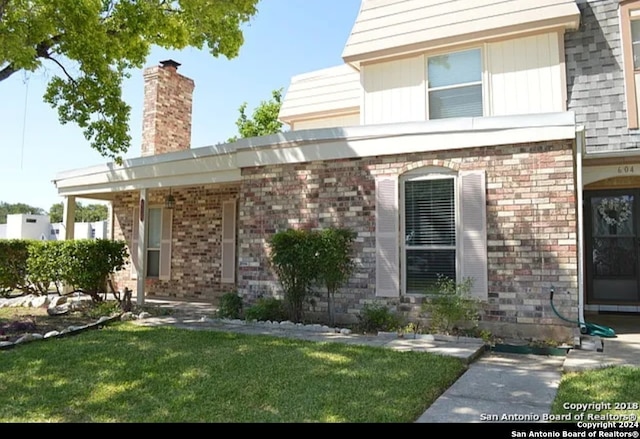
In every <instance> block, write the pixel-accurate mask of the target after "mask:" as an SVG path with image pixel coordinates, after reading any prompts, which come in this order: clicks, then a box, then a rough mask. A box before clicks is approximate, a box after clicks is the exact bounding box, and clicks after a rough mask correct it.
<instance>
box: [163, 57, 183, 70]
mask: <svg viewBox="0 0 640 439" xmlns="http://www.w3.org/2000/svg"><path fill="white" fill-rule="evenodd" d="M160 65H161V66H162V67H165V68H166V67H173V68H174V69H176V70H178V67H180V66H181V65H182V64H180V63H179V62H177V61H174V60H172V59H167V60H164V61H160Z"/></svg>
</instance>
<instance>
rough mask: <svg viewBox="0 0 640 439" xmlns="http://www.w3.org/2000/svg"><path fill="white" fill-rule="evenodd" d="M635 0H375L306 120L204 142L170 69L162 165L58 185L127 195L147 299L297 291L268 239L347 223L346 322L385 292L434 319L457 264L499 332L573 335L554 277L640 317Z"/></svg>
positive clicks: (151, 82) (153, 104)
mask: <svg viewBox="0 0 640 439" xmlns="http://www.w3.org/2000/svg"><path fill="white" fill-rule="evenodd" d="M636 4H637V5H638V8H640V1H638V2H620V4H618V2H617V1H614V0H607V1H598V2H581V1H579V2H577V3H576V2H575V1H574V0H541V1H537V2H531V1H529V0H507V1H504V0H500V1H498V0H490V1H484V2H478V1H475V0H459V1H455V2H451V1H436V0H433V1H424V0H404V1H400V0H364V1H363V2H362V6H361V9H360V12H359V15H358V17H357V19H356V22H355V24H354V27H353V29H352V32H351V35H350V36H349V39H348V41H347V43H346V45H345V48H344V52H343V59H344V61H345V64H344V65H341V66H335V67H330V68H327V69H323V70H321V71H318V72H312V73H306V74H303V75H298V76H295V77H294V78H292V81H291V84H290V86H289V88H288V91H287V93H286V96H285V99H284V102H283V105H282V109H281V113H280V119H281V120H282V121H283V122H286V123H288V124H289V125H290V127H291V131H289V132H286V133H281V134H277V135H271V136H264V137H259V138H251V139H242V140H239V141H237V142H235V143H232V144H224V145H217V146H209V147H201V148H195V149H190V146H191V145H190V127H191V92H192V90H193V81H192V80H190V79H189V78H186V77H184V76H183V75H181V74H180V73H178V72H177V68H178V66H179V64H178V63H176V62H175V61H171V60H169V61H165V62H163V63H161V65H159V66H154V67H150V68H148V69H147V70H145V75H144V77H145V102H144V115H143V120H144V122H143V124H144V129H143V144H142V154H141V155H142V157H140V158H136V159H130V160H125V161H124V163H123V164H122V165H117V164H115V163H108V164H104V165H99V166H96V167H92V168H87V169H81V170H75V171H68V172H63V173H61V174H59V175H58V176H57V177H56V179H55V184H56V186H57V188H58V192H59V194H60V195H62V196H64V197H66V202H67V203H68V205H69V206H72V205H73V204H74V203H73V202H74V199H75V197H82V198H92V199H98V200H106V201H110V202H111V206H112V217H111V218H110V220H111V222H112V230H113V238H115V239H123V240H125V241H126V242H127V243H129V245H130V252H131V255H132V264H131V269H130V270H127V271H126V272H120V273H119V275H118V279H117V281H118V285H119V286H120V287H124V286H129V287H130V288H133V289H134V290H136V291H137V295H138V301H139V302H142V301H144V297H145V296H157V297H173V298H181V299H182V298H185V299H202V300H209V301H212V300H215V299H216V298H218V297H219V296H220V295H221V294H223V293H224V292H227V291H238V292H239V293H240V294H242V295H243V296H244V297H245V298H246V299H247V300H249V301H252V300H254V299H256V298H257V297H259V296H263V295H278V294H280V287H279V284H278V281H277V278H276V277H275V275H274V273H273V272H272V270H271V269H270V267H269V264H268V261H267V254H268V249H267V243H268V239H269V237H270V236H271V235H272V234H273V233H275V232H277V231H279V230H285V229H287V228H323V227H329V226H339V227H349V228H351V229H353V230H354V231H355V232H356V233H357V240H356V243H355V244H356V245H355V252H356V254H355V260H356V263H357V267H356V270H355V273H354V274H353V276H352V278H351V280H350V281H349V284H348V285H347V286H346V287H345V288H343V289H342V290H341V291H340V293H339V294H338V295H337V296H336V301H337V304H336V305H337V306H336V311H337V313H338V315H337V317H339V318H340V319H341V320H342V321H355V320H356V315H357V314H358V312H359V311H360V310H361V309H362V307H363V306H364V305H365V304H367V303H370V302H372V301H379V302H382V303H387V304H389V305H393V306H396V307H397V308H398V309H400V310H401V311H404V312H406V313H408V314H409V315H410V316H412V317H415V316H416V315H417V313H418V311H419V309H420V303H421V299H422V298H423V297H424V294H425V292H426V289H427V286H428V285H430V284H432V283H433V282H434V280H436V279H437V277H438V276H439V275H445V276H448V277H450V278H453V279H456V280H458V281H462V280H463V279H465V278H472V280H473V288H472V294H473V295H474V297H476V298H477V299H479V300H480V301H481V303H482V316H481V325H482V326H483V327H486V328H488V329H490V330H492V331H494V332H495V333H501V334H511V335H519V336H537V337H544V336H549V337H551V336H567V335H570V334H572V329H573V328H571V327H570V326H568V325H567V323H566V322H564V321H562V320H560V319H558V318H557V316H555V315H554V314H553V312H552V310H551V308H550V306H549V291H550V290H551V289H552V288H553V289H555V291H556V296H555V300H554V304H555V306H556V308H557V309H558V310H559V311H560V312H561V314H562V315H564V316H567V317H569V318H574V319H579V318H580V319H583V318H584V312H585V310H590V309H612V310H617V311H633V312H638V311H639V308H638V305H640V296H639V294H640V293H639V291H640V288H638V283H639V282H640V275H639V274H638V273H640V270H639V267H638V264H639V263H640V262H639V261H640V258H639V257H638V252H640V246H638V245H637V243H636V241H637V240H638V239H637V234H638V233H639V232H638V230H639V227H638V225H637V224H636V222H637V218H640V212H638V211H637V209H638V208H637V206H636V205H637V203H636V200H637V199H638V198H637V197H638V196H640V180H638V177H636V173H640V156H638V155H636V154H635V153H636V152H637V149H635V147H636V144H635V142H636V136H637V128H638V102H639V99H638V98H637V96H639V95H638V94H636V92H635V90H636V88H635V77H636V74H635V67H634V65H635V64H634V60H635V58H634V57H633V52H634V47H635V46H634V44H633V43H634V42H635V41H636V38H635V37H636V35H635V30H636V29H635V19H636V17H638V18H640V13H638V14H636V9H635V5H636ZM639 29H640V26H639ZM638 35H640V31H639V32H638ZM639 38H640V37H639ZM639 41H640V39H639ZM162 91H166V92H162ZM158 107H161V108H163V109H164V110H163V111H156V109H157V108H158ZM626 108H629V110H626ZM634 157H639V158H638V159H637V160H636V159H635V158H634ZM636 162H637V163H636ZM636 191H638V192H636ZM583 200H584V201H585V211H583V210H582V208H581V206H582V205H583ZM70 215H72V212H71V211H68V215H67V218H72V216H70ZM629 238H633V239H631V240H629ZM623 255H631V256H630V257H628V258H627V259H626V260H623V259H624V256H623ZM559 292H561V293H562V294H559ZM605 307H608V308H605ZM323 309H326V303H323V302H322V301H320V303H319V304H318V306H317V307H316V309H315V310H323Z"/></svg>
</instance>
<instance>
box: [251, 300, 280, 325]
mask: <svg viewBox="0 0 640 439" xmlns="http://www.w3.org/2000/svg"><path fill="white" fill-rule="evenodd" d="M286 318H287V309H286V306H285V304H284V302H283V301H282V300H279V299H276V298H273V297H263V298H260V299H258V300H257V301H256V303H255V304H254V305H252V306H250V307H249V308H247V310H246V311H245V319H247V320H258V321H266V320H271V321H277V322H280V321H282V320H286Z"/></svg>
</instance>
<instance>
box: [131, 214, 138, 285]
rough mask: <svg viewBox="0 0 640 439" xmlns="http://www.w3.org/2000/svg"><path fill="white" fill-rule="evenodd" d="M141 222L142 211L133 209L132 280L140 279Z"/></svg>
mask: <svg viewBox="0 0 640 439" xmlns="http://www.w3.org/2000/svg"><path fill="white" fill-rule="evenodd" d="M139 222H140V209H139V208H138V207H134V208H133V226H132V227H131V245H130V246H129V255H130V256H131V279H137V278H138V269H137V268H136V267H137V266H138V227H139Z"/></svg>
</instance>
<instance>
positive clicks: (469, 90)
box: [427, 49, 483, 119]
mask: <svg viewBox="0 0 640 439" xmlns="http://www.w3.org/2000/svg"><path fill="white" fill-rule="evenodd" d="M427 75H428V76H427V84H428V85H427V87H428V88H427V94H428V96H427V98H428V101H429V119H444V118H448V117H475V116H482V114H483V111H482V108H483V104H482V58H481V52H480V49H472V50H465V51H462V52H454V53H448V54H445V55H438V56H432V57H429V58H427Z"/></svg>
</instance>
